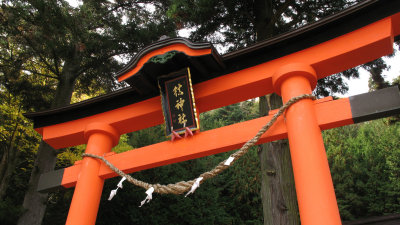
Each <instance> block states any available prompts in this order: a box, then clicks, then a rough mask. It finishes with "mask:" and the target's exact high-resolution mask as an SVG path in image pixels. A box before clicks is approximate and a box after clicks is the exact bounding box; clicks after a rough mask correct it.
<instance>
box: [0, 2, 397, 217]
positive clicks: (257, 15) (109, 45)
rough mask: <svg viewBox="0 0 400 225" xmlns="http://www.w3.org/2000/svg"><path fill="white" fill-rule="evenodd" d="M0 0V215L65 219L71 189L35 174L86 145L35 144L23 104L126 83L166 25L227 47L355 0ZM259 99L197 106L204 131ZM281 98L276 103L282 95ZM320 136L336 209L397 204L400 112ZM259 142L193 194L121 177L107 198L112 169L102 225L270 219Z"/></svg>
mask: <svg viewBox="0 0 400 225" xmlns="http://www.w3.org/2000/svg"><path fill="white" fill-rule="evenodd" d="M0 2H1V8H0V22H1V26H0V102H1V105H0V107H1V109H0V129H1V130H0V157H1V158H0V159H1V161H0V224H64V223H65V220H66V215H67V212H68V208H69V204H70V201H71V198H72V194H73V189H66V190H56V191H54V192H50V193H48V194H38V193H36V191H35V189H36V186H37V180H38V177H39V175H40V174H41V173H42V172H45V171H50V170H52V169H54V168H56V169H58V168H64V167H67V166H70V165H72V164H73V163H74V162H75V161H76V160H79V159H81V154H82V152H83V151H84V148H85V146H76V147H73V148H67V149H60V150H53V149H51V148H50V147H49V146H47V145H46V144H45V143H41V141H40V136H39V135H38V134H37V133H35V132H34V131H33V129H32V123H31V122H30V121H28V120H27V119H26V118H24V117H23V115H22V113H24V112H31V111H40V110H45V109H49V108H53V107H60V106H64V105H67V104H70V103H75V102H78V101H82V100H84V99H87V98H92V97H95V96H98V95H102V94H105V93H110V92H112V91H115V90H117V89H119V88H122V87H123V85H120V84H118V83H116V81H115V79H114V78H113V74H115V72H116V71H118V69H120V68H121V67H122V66H123V62H124V61H125V62H126V60H129V59H130V58H131V57H132V56H133V55H134V54H135V53H136V52H137V51H138V50H140V49H141V48H143V47H144V46H146V45H148V44H150V43H152V42H154V41H156V40H158V39H159V37H161V36H162V35H168V36H170V37H175V36H177V34H178V32H179V31H180V30H182V29H188V30H189V31H190V35H189V38H190V39H191V40H192V41H210V42H212V43H214V44H216V45H218V46H220V47H221V48H224V49H226V51H227V52H230V51H234V50H237V49H240V48H243V47H246V46H249V45H251V44H254V43H256V42H257V41H260V40H263V39H266V38H269V37H272V36H276V35H279V34H281V33H284V32H288V31H291V30H293V29H296V28H298V27H301V26H304V25H306V24H309V23H312V22H314V21H317V20H319V19H321V18H324V17H327V16H331V15H334V14H335V13H337V12H339V11H341V10H344V9H346V8H348V7H351V6H352V5H354V4H357V3H359V2H362V1H355V0H342V1H328V0H320V1H290V0H289V1H276V0H263V1H261V0H254V1H228V0H218V1H211V0H194V1H183V0H170V1H133V0H129V1H89V0H87V1H76V2H78V4H77V5H75V6H71V5H70V4H69V2H67V1H62V0H57V1H56V0H54V1H45V0H29V1H28V0H27V1H23V0H14V1H7V0H2V1H0ZM360 67H362V68H364V69H365V70H366V71H368V73H369V75H370V81H369V88H370V90H375V89H380V88H384V87H387V86H389V85H396V84H397V85H398V84H399V81H400V76H398V77H397V78H396V79H394V80H393V81H386V80H385V78H384V71H385V69H386V68H387V67H388V65H387V64H386V63H385V61H384V60H383V59H378V60H375V61H373V62H370V63H367V64H365V65H362V66H360ZM358 69H359V68H354V69H351V70H349V71H345V72H343V73H341V74H337V75H334V76H330V77H329V78H326V79H324V80H322V81H320V82H319V85H318V88H317V89H316V91H315V94H316V95H318V96H320V97H322V96H327V95H339V94H344V93H346V91H347V90H348V86H347V85H346V83H345V82H344V79H343V77H358V75H359V74H358ZM261 99H262V98H261ZM265 99H266V98H265ZM265 99H264V100H260V101H259V100H257V99H251V100H248V101H245V102H241V103H237V104H234V105H230V106H226V107H223V108H220V109H216V110H213V111H210V112H206V113H203V114H201V116H200V120H201V129H202V130H208V129H214V128H217V127H221V126H225V125H228V124H232V123H237V122H241V121H244V120H248V119H252V118H256V117H259V115H260V111H263V110H260V108H263V105H265V101H266V100H265ZM263 101H264V102H263ZM274 101H275V100H274ZM276 101H277V102H278V101H279V99H278V100H276ZM277 102H275V103H276V104H273V105H279V103H277ZM260 104H261V106H260ZM267 110H268V109H267ZM264 113H265V112H264ZM260 126H261V124H260ZM238 132H240V131H238ZM323 136H324V141H325V147H326V150H327V155H328V159H329V163H330V168H331V173H332V179H333V182H334V185H335V191H336V196H337V199H338V204H339V209H340V214H341V217H342V219H343V220H354V219H358V218H365V217H369V216H379V215H386V214H391V213H400V179H399V175H400V165H399V164H400V123H399V118H398V117H391V118H386V119H381V120H377V121H371V122H367V123H362V124H357V125H352V126H346V127H342V128H336V129H332V130H328V131H324V132H323ZM164 140H166V138H165V137H164V131H163V126H157V127H152V128H149V129H145V130H142V131H138V132H134V133H130V134H126V135H123V136H122V137H121V141H120V143H119V145H118V146H116V147H115V148H114V149H113V151H115V152H123V151H127V150H131V149H134V148H138V147H141V146H145V145H149V144H152V143H156V142H161V141H164ZM282 143H283V144H282V145H284V142H282ZM264 151H265V150H264V149H262V148H261V147H257V148H254V149H253V150H252V151H250V152H249V153H248V154H247V155H246V156H244V157H243V158H242V159H241V160H240V161H238V162H237V163H236V164H235V165H234V166H233V167H232V168H230V169H229V170H228V171H226V172H224V173H223V174H221V175H220V176H218V177H217V178H215V179H212V180H209V181H207V182H205V183H204V184H202V186H201V188H200V189H198V190H197V191H196V192H195V194H194V195H192V196H190V197H187V198H184V197H183V196H172V195H155V196H154V199H153V200H152V201H151V202H150V204H147V205H145V206H143V207H142V208H139V207H138V205H139V203H140V201H142V200H143V199H144V198H145V194H144V190H142V189H140V188H138V187H135V186H132V185H130V184H127V183H125V184H124V188H123V189H122V190H120V191H119V192H118V195H117V196H116V197H114V199H113V200H112V201H107V198H108V195H109V193H110V191H111V189H114V188H115V187H116V184H117V183H118V182H119V178H113V179H109V180H107V181H106V182H105V187H104V190H103V196H102V200H101V204H100V208H99V214H98V218H97V224H268V222H267V220H268V218H267V217H266V216H265V212H263V201H264V200H265V199H264V200H263V198H265V196H264V197H263V194H260V192H262V188H261V186H262V185H264V183H265V179H266V178H265V177H263V174H262V170H261V168H262V164H263V163H268V162H263V161H262V158H263V156H262V154H263V152H264ZM281 152H284V150H282V151H281ZM227 154H229V153H223V154H218V155H214V156H209V157H205V158H201V159H197V160H191V161H187V162H182V163H177V164H173V165H168V166H163V167H160V168H155V169H150V170H146V171H141V172H138V173H135V174H133V176H134V177H135V178H138V179H142V180H144V181H146V182H150V183H164V184H167V183H174V182H176V181H180V180H186V179H192V178H194V177H197V176H198V174H200V173H202V172H204V171H206V170H209V169H210V168H212V167H213V166H214V165H216V164H217V163H218V162H219V161H221V160H223V159H225V158H226V157H227ZM260 159H261V160H260ZM289 166H290V165H289ZM264 208H265V207H264ZM264 210H265V209H264ZM294 217H298V215H295V216H294Z"/></svg>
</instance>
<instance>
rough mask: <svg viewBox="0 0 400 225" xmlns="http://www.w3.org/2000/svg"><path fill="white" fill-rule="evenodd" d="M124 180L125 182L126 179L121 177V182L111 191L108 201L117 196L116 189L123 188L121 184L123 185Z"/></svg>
mask: <svg viewBox="0 0 400 225" xmlns="http://www.w3.org/2000/svg"><path fill="white" fill-rule="evenodd" d="M125 180H126V177H122V179H121V180H120V181H119V183H118V184H117V188H116V189H114V190H112V191H111V193H110V197H108V201H111V199H113V198H114V196H116V195H117V191H118V188H121V189H122V187H123V186H122V183H123V182H124V181H125Z"/></svg>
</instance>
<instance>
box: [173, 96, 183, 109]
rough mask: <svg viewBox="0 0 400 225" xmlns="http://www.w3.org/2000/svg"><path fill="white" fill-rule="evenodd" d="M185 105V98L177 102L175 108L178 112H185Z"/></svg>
mask: <svg viewBox="0 0 400 225" xmlns="http://www.w3.org/2000/svg"><path fill="white" fill-rule="evenodd" d="M184 103H185V99H183V98H179V100H176V105H175V108H176V109H177V110H179V109H180V110H181V111H183V104H184Z"/></svg>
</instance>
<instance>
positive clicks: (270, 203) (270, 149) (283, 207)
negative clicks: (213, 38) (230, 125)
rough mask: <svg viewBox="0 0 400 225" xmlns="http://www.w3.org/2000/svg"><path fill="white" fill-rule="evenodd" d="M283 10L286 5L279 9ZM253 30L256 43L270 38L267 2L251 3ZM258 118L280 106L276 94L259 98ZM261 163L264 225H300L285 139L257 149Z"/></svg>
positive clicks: (269, 3) (269, 4)
mask: <svg viewBox="0 0 400 225" xmlns="http://www.w3.org/2000/svg"><path fill="white" fill-rule="evenodd" d="M283 7H287V6H283ZM254 14H255V21H254V23H255V24H254V27H255V30H256V34H257V36H256V37H257V41H261V40H264V39H267V38H269V37H272V36H273V35H274V33H273V32H274V25H275V22H274V19H273V18H274V12H273V10H272V1H271V0H255V1H254ZM259 104H260V105H259V107H260V116H265V115H267V114H268V111H269V110H270V109H275V108H278V107H280V106H281V105H282V100H281V98H280V97H279V96H277V95H276V94H272V95H269V96H268V102H267V98H266V97H265V96H262V97H260V102H259ZM259 157H260V163H261V200H262V204H263V214H264V224H265V225H267V224H268V225H276V224H280V225H289V224H290V225H298V224H300V218H299V210H298V206H297V198H296V189H295V186H294V177H293V169H292V160H291V158H290V150H289V145H288V141H287V140H281V141H274V142H272V143H266V144H262V145H260V146H259Z"/></svg>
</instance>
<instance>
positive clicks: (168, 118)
mask: <svg viewBox="0 0 400 225" xmlns="http://www.w3.org/2000/svg"><path fill="white" fill-rule="evenodd" d="M158 84H159V88H160V92H161V105H162V109H163V114H164V120H165V128H166V129H165V130H166V135H167V136H169V135H171V133H172V131H175V132H176V133H178V134H182V133H185V127H188V128H189V129H190V130H192V131H194V130H198V129H199V122H198V118H197V111H196V105H195V101H194V95H193V88H192V82H191V76H190V69H189V68H185V69H183V70H180V71H177V72H174V73H170V74H168V75H165V76H161V77H159V79H158Z"/></svg>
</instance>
